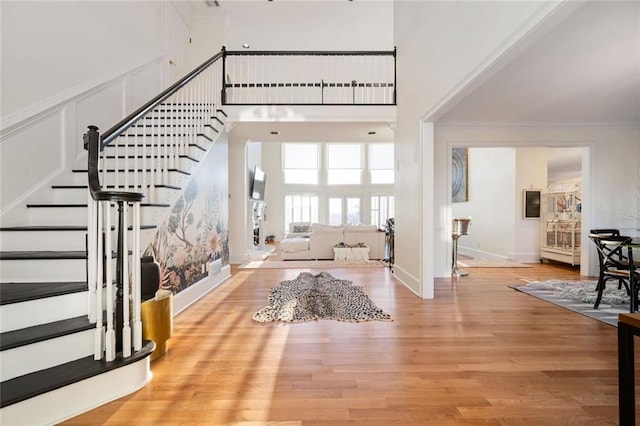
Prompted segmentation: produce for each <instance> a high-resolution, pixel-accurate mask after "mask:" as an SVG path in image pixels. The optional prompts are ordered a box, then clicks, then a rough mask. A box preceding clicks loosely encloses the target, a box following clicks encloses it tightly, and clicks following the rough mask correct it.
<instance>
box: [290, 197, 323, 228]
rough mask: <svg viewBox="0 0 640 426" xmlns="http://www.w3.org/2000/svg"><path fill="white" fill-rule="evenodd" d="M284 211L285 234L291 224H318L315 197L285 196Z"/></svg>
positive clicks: (316, 200)
mask: <svg viewBox="0 0 640 426" xmlns="http://www.w3.org/2000/svg"><path fill="white" fill-rule="evenodd" d="M284 209H285V211H284V229H285V232H288V230H289V224H290V223H291V222H318V197H317V196H316V195H286V196H285V197H284Z"/></svg>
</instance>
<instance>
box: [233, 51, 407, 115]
mask: <svg viewBox="0 0 640 426" xmlns="http://www.w3.org/2000/svg"><path fill="white" fill-rule="evenodd" d="M395 71H396V52H395V50H393V51H370V52H367V51H349V52H346V51H343V52H321V51H308V52H299V51H225V52H224V56H223V72H224V85H223V95H222V98H223V104H225V105H395V104H396V77H395V75H396V72H395Z"/></svg>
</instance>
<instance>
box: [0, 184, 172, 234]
mask: <svg viewBox="0 0 640 426" xmlns="http://www.w3.org/2000/svg"><path fill="white" fill-rule="evenodd" d="M167 186H168V185H167ZM174 189H180V188H174ZM157 227H158V226H157V225H140V229H154V228H157ZM128 228H129V230H131V229H133V227H132V226H129V227H128ZM111 229H115V226H111ZM0 231H1V232H23V231H35V232H40V231H83V232H87V227H86V225H84V226H83V225H34V226H25V225H21V226H2V227H0Z"/></svg>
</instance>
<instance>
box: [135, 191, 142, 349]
mask: <svg viewBox="0 0 640 426" xmlns="http://www.w3.org/2000/svg"><path fill="white" fill-rule="evenodd" d="M133 234H134V236H133V260H134V265H135V266H134V268H133V349H134V350H136V351H139V350H140V349H142V322H141V321H140V316H141V313H140V309H141V307H140V303H141V299H142V298H141V292H142V290H141V288H140V255H141V253H140V203H134V205H133Z"/></svg>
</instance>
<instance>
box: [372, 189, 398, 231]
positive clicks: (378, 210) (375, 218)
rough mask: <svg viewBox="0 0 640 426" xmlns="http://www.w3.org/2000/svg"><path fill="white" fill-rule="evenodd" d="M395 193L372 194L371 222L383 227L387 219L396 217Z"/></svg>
mask: <svg viewBox="0 0 640 426" xmlns="http://www.w3.org/2000/svg"><path fill="white" fill-rule="evenodd" d="M394 215H395V213H394V199H393V195H373V196H371V223H372V224H374V225H377V226H378V229H383V228H384V225H385V224H386V223H387V219H389V218H392V217H394Z"/></svg>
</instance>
